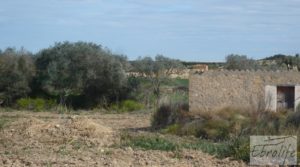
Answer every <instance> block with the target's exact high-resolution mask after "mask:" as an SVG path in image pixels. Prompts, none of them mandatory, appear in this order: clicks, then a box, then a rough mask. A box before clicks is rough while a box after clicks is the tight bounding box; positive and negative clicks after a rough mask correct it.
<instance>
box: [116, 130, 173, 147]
mask: <svg viewBox="0 0 300 167" xmlns="http://www.w3.org/2000/svg"><path fill="white" fill-rule="evenodd" d="M121 140H122V141H123V145H124V146H130V147H133V148H141V149H144V150H162V151H175V150H176V149H177V147H178V146H177V145H176V144H175V143H173V142H171V141H168V140H166V139H164V138H161V137H159V136H131V135H128V134H125V135H123V136H122V137H121Z"/></svg>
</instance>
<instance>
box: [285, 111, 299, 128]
mask: <svg viewBox="0 0 300 167" xmlns="http://www.w3.org/2000/svg"><path fill="white" fill-rule="evenodd" d="M286 125H287V126H291V125H292V126H295V127H299V126H300V111H297V112H293V113H291V114H289V115H288V117H287V119H286Z"/></svg>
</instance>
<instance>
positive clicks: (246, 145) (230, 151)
mask: <svg viewBox="0 0 300 167" xmlns="http://www.w3.org/2000/svg"><path fill="white" fill-rule="evenodd" d="M227 146H228V148H227V152H226V153H225V156H226V157H232V158H234V159H237V160H243V161H245V162H249V158H250V157H249V155H250V139H249V136H240V137H236V138H233V139H231V140H229V141H228V142H227Z"/></svg>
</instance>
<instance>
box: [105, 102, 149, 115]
mask: <svg viewBox="0 0 300 167" xmlns="http://www.w3.org/2000/svg"><path fill="white" fill-rule="evenodd" d="M110 108H111V109H112V110H115V111H118V112H132V111H137V110H141V109H143V108H144V105H143V104H141V103H138V102H136V101H134V100H124V101H122V102H121V103H120V104H119V105H117V104H113V105H111V107H110Z"/></svg>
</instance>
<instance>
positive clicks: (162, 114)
mask: <svg viewBox="0 0 300 167" xmlns="http://www.w3.org/2000/svg"><path fill="white" fill-rule="evenodd" d="M189 120H190V115H189V113H188V104H187V103H177V104H174V103H173V104H162V105H161V106H160V107H159V108H158V109H157V111H156V112H155V113H154V114H153V116H152V120H151V126H152V127H153V128H155V129H159V128H165V127H167V126H168V125H172V124H175V123H179V124H183V123H184V122H188V121H189Z"/></svg>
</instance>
